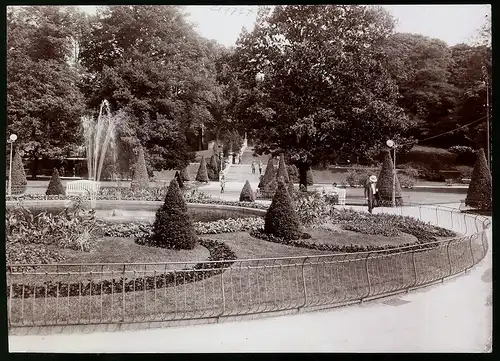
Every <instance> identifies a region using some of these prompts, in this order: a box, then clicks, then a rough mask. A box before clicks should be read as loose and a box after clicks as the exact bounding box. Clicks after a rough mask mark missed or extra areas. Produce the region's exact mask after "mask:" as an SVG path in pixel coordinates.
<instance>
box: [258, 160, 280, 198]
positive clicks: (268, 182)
mask: <svg viewBox="0 0 500 361" xmlns="http://www.w3.org/2000/svg"><path fill="white" fill-rule="evenodd" d="M277 186H278V183H277V179H276V169H274V161H273V158H272V157H271V158H269V161H268V162H267V167H266V171H265V173H264V176H263V177H262V179H261V180H260V183H259V189H260V191H261V193H262V195H263V196H264V197H272V196H273V195H274V192H275V191H276V187H277Z"/></svg>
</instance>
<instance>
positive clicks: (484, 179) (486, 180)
mask: <svg viewBox="0 0 500 361" xmlns="http://www.w3.org/2000/svg"><path fill="white" fill-rule="evenodd" d="M476 154H477V158H476V163H475V164H474V170H473V171H472V177H471V181H470V184H469V189H468V191H467V197H466V198H465V205H467V206H469V207H473V208H476V209H480V210H491V206H492V188H491V172H490V169H489V167H488V163H487V162H486V157H485V155H484V150H483V149H482V148H481V149H479V150H478V151H476Z"/></svg>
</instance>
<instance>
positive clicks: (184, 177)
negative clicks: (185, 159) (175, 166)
mask: <svg viewBox="0 0 500 361" xmlns="http://www.w3.org/2000/svg"><path fill="white" fill-rule="evenodd" d="M180 174H181V179H182V181H183V182H189V180H190V179H189V173H188V167H187V166H185V167H184V168H182V169H181V173H180Z"/></svg>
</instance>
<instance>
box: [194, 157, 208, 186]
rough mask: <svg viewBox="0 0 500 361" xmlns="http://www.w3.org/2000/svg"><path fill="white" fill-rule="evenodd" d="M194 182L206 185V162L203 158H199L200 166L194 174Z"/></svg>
mask: <svg viewBox="0 0 500 361" xmlns="http://www.w3.org/2000/svg"><path fill="white" fill-rule="evenodd" d="M196 180H197V181H198V182H204V183H208V180H209V179H208V173H207V162H206V161H205V157H201V161H200V166H199V167H198V173H197V174H196Z"/></svg>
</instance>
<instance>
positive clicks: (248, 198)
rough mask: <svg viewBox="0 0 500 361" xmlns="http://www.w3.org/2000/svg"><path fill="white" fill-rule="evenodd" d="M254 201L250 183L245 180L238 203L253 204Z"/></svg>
mask: <svg viewBox="0 0 500 361" xmlns="http://www.w3.org/2000/svg"><path fill="white" fill-rule="evenodd" d="M254 201H255V193H254V192H253V190H252V187H251V186H250V182H249V181H248V180H247V181H246V182H245V185H244V186H243V189H242V190H241V193H240V202H254Z"/></svg>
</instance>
